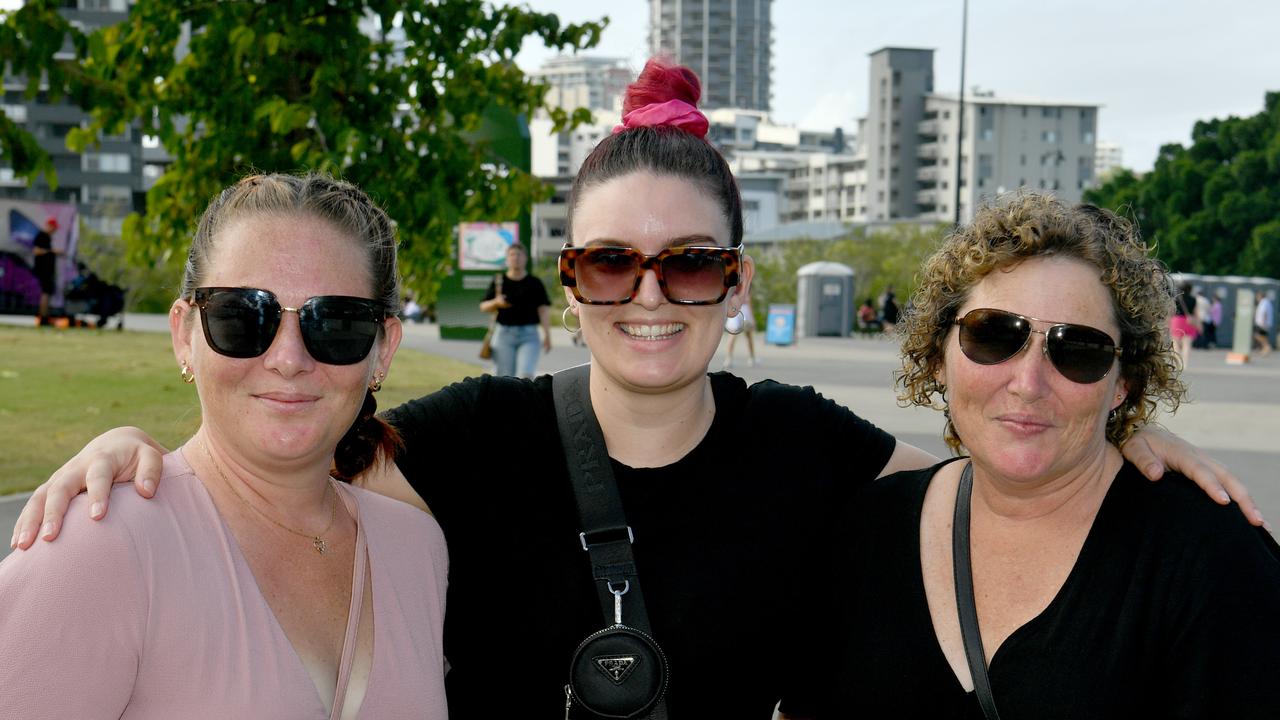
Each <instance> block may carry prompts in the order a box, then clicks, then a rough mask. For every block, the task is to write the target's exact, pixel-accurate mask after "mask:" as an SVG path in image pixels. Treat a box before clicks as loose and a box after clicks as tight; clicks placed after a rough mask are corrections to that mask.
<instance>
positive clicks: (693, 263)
mask: <svg viewBox="0 0 1280 720" xmlns="http://www.w3.org/2000/svg"><path fill="white" fill-rule="evenodd" d="M741 267H742V246H741V245H739V246H737V247H721V246H719V245H711V246H705V245H676V246H673V247H669V248H666V249H664V250H663V251H662V252H660V253H658V254H657V255H645V254H644V253H642V252H640V251H639V250H636V249H635V248H629V247H610V246H591V247H574V246H572V245H565V246H564V249H562V250H561V251H560V284H561V285H564V286H565V287H567V288H569V289H570V291H572V292H573V297H574V298H576V299H577V301H578V302H580V303H583V304H585V305H622V304H624V303H629V302H631V301H632V300H634V299H635V297H636V293H638V292H639V291H640V281H641V280H642V279H644V272H645V271H646V270H653V272H654V274H655V275H657V277H658V286H659V287H660V288H662V294H663V295H664V296H666V298H667V300H669V301H671V302H673V303H677V304H680V305H715V304H717V303H720V302H723V301H724V299H725V297H726V296H728V294H729V288H732V287H734V286H736V285H737V284H738V280H739V275H740V270H741Z"/></svg>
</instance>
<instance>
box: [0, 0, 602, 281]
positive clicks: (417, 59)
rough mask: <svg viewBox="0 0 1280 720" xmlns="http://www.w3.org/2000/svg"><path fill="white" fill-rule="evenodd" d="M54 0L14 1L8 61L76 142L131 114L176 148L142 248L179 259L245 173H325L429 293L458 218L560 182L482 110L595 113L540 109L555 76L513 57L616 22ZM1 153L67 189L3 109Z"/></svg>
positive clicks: (487, 10)
mask: <svg viewBox="0 0 1280 720" xmlns="http://www.w3.org/2000/svg"><path fill="white" fill-rule="evenodd" d="M60 5H61V3H59V2H56V1H55V0H38V1H37V2H32V3H29V4H28V5H26V6H24V7H22V8H21V9H19V10H16V11H13V12H11V13H8V14H7V15H6V16H5V18H4V23H3V25H0V59H2V60H3V62H4V63H5V72H6V74H7V75H8V76H11V77H25V78H27V97H29V98H33V97H35V95H36V93H37V92H38V91H39V90H41V89H44V88H47V92H48V94H49V97H50V98H52V99H57V98H60V97H66V98H69V99H70V100H71V101H72V102H74V103H75V104H77V105H79V106H80V107H81V108H83V109H84V110H85V111H87V112H88V113H89V114H90V116H91V118H92V122H91V124H90V125H89V126H88V127H86V128H82V129H76V130H73V131H72V132H71V133H70V134H68V136H67V144H68V146H69V147H71V148H72V149H74V150H84V149H85V148H87V147H89V146H90V145H91V144H92V143H94V142H95V139H96V138H97V137H99V135H100V134H101V133H102V132H108V133H110V132H115V131H117V130H119V129H120V128H121V127H123V126H124V125H127V124H134V125H135V126H137V127H138V128H140V130H141V132H143V133H146V134H148V135H152V136H155V137H157V138H159V141H160V142H161V143H162V144H163V146H164V148H165V150H166V151H167V152H168V153H169V154H170V155H171V156H172V158H173V162H172V164H170V165H169V166H168V168H167V170H166V172H165V173H164V175H163V176H161V177H160V178H159V180H158V181H157V182H156V183H155V185H154V186H153V187H152V188H151V189H150V190H149V191H148V193H147V207H146V212H145V213H144V214H141V215H139V214H133V215H131V216H130V217H129V218H128V219H127V220H126V222H125V226H124V235H125V241H126V243H127V245H128V247H129V250H130V256H131V257H132V258H133V259H135V260H137V261H147V262H157V261H159V262H164V261H166V260H168V259H170V258H171V256H173V254H174V251H179V254H180V253H181V251H182V250H183V249H184V248H185V247H186V245H187V243H188V240H189V238H190V236H191V234H192V232H193V230H194V226H195V223H196V220H197V219H198V218H199V216H200V213H201V211H202V210H203V209H204V206H205V204H206V203H207V202H208V201H209V198H210V197H212V196H213V195H214V193H215V192H217V191H218V190H219V189H220V188H221V187H224V186H226V185H227V184H229V183H231V182H233V181H234V180H235V179H237V178H238V177H240V176H242V175H245V174H248V173H251V172H255V171H261V172H276V171H282V172H289V171H296V170H304V169H314V170H320V171H324V172H329V173H332V174H335V175H339V176H341V177H343V178H345V179H347V180H350V181H351V182H354V183H356V184H357V185H359V186H360V187H362V188H363V189H364V190H366V191H367V192H368V193H369V194H370V196H372V197H373V198H375V199H376V200H377V201H378V202H379V203H380V204H381V205H382V206H383V207H384V208H385V209H386V210H387V212H388V213H389V214H390V216H391V217H392V218H393V219H394V220H395V221H396V223H397V224H398V229H399V235H400V239H401V243H402V244H401V265H402V269H403V272H404V274H405V277H406V281H407V284H408V285H409V286H410V287H412V288H413V289H414V290H416V291H417V292H418V294H419V297H421V298H424V299H427V300H429V299H430V298H431V297H433V296H434V293H435V289H436V287H437V285H438V282H439V278H440V277H441V274H442V273H443V272H445V271H446V269H447V267H448V266H449V258H450V257H451V256H452V254H451V247H452V244H453V241H454V228H455V227H456V226H457V224H458V223H459V222H460V221H463V220H490V219H507V218H511V217H515V216H516V215H517V214H518V213H519V212H520V210H521V209H523V208H527V207H528V206H529V205H530V204H531V203H533V202H536V201H538V200H540V199H542V198H543V197H545V195H546V194H547V193H548V190H547V189H546V188H545V187H544V185H543V184H542V183H541V182H540V181H539V180H538V179H537V178H535V177H533V176H532V175H531V174H529V173H527V172H525V171H523V170H520V169H519V168H516V167H512V166H511V165H510V164H509V163H507V162H506V161H505V160H504V159H503V158H502V157H501V156H500V155H499V154H497V153H496V152H494V151H493V148H492V147H490V145H489V144H488V143H487V142H485V141H482V140H478V139H477V130H479V129H480V128H481V125H482V123H483V122H484V121H485V118H486V116H487V115H488V114H489V113H491V112H494V111H495V110H496V111H497V112H500V113H505V114H508V115H515V116H523V117H532V116H533V114H534V113H535V112H536V111H538V110H539V109H544V108H545V109H546V111H547V112H548V113H549V114H550V115H551V117H552V118H553V119H554V120H555V122H556V126H557V130H559V129H564V128H567V127H571V126H572V125H573V124H575V123H576V122H580V121H582V120H583V119H584V118H585V117H586V115H587V113H586V111H585V110H582V111H578V112H576V113H573V114H569V113H565V112H564V111H561V110H559V109H555V108H547V107H545V105H544V100H543V98H544V94H545V87H543V86H542V85H540V84H538V83H535V82H532V81H531V80H530V79H529V78H527V77H526V76H525V75H524V73H523V72H521V70H520V69H519V68H518V67H517V66H516V64H515V62H514V57H515V55H516V53H517V52H519V50H520V47H521V45H522V44H523V42H524V41H525V40H526V38H533V39H536V40H538V41H541V42H542V43H544V44H545V45H546V46H548V47H551V48H556V49H560V50H566V51H577V50H580V49H584V48H589V47H591V46H593V45H595V44H596V42H598V40H599V37H600V33H601V32H602V30H603V28H604V26H605V24H606V23H607V22H608V19H607V18H603V19H602V20H601V21H600V22H594V23H583V24H577V25H574V24H570V25H565V24H562V23H561V22H560V20H559V18H558V17H557V16H555V15H552V14H546V13H538V12H534V11H532V10H529V9H528V8H527V7H524V6H505V5H501V4H492V3H488V2H482V1H481V0H435V1H432V0H399V1H394V2H393V1H391V0H327V1H326V2H314V1H313V0H273V1H272V2H265V3H264V2H248V1H213V0H206V1H201V0H185V1H183V2H174V1H173V0H139V1H138V2H136V3H134V4H133V5H132V6H131V8H130V12H129V18H128V20H127V21H125V22H123V23H121V24H119V25H114V26H110V27H105V28H101V29H98V30H95V31H93V32H91V33H88V34H86V33H83V32H81V31H80V30H79V29H77V28H76V27H74V26H72V25H70V24H69V23H68V22H67V20H66V19H65V18H64V17H63V16H62V15H61V14H60V13H59V12H58V7H59V6H60ZM42 85H43V86H42ZM0 152H3V154H4V160H5V161H7V164H8V165H10V166H11V167H12V168H13V169H14V172H15V174H16V175H18V176H21V177H24V178H27V179H28V181H29V182H34V181H35V180H36V179H37V178H38V177H41V176H43V177H44V178H45V179H46V181H47V182H48V183H49V184H50V185H51V186H55V187H56V184H57V176H56V173H55V172H54V169H53V166H52V164H51V162H50V160H49V158H48V156H47V154H46V153H44V151H43V150H42V149H41V148H40V147H39V145H38V144H37V143H36V142H35V140H34V139H33V138H32V137H31V136H30V134H29V133H27V132H26V131H25V130H24V129H23V128H21V127H20V126H18V125H16V124H15V123H13V122H12V121H11V120H9V119H8V118H7V117H3V116H0Z"/></svg>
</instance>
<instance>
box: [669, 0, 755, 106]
mask: <svg viewBox="0 0 1280 720" xmlns="http://www.w3.org/2000/svg"><path fill="white" fill-rule="evenodd" d="M772 2H773V0H649V50H650V54H652V55H660V56H664V57H668V58H671V59H673V60H675V61H676V62H678V63H680V64H681V65H687V66H689V67H690V68H692V69H693V70H694V72H696V73H698V77H699V78H701V79H702V105H703V106H704V107H707V108H721V107H736V108H746V109H750V110H765V111H767V110H769V107H770V103H771V101H772V95H771V92H770V87H771V86H770V79H771V76H772V66H771V63H772V51H773V36H772V22H771V20H770V6H771V5H772Z"/></svg>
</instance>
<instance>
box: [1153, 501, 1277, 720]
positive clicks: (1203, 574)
mask: <svg viewBox="0 0 1280 720" xmlns="http://www.w3.org/2000/svg"><path fill="white" fill-rule="evenodd" d="M1199 520H1200V524H1199V525H1198V526H1197V527H1196V528H1195V530H1193V534H1194V538H1193V539H1192V540H1191V541H1190V542H1188V543H1187V545H1188V547H1187V548H1186V549H1185V551H1184V552H1183V553H1179V557H1178V558H1177V559H1178V561H1179V564H1180V569H1181V571H1182V572H1180V573H1179V574H1178V581H1177V582H1175V583H1174V584H1172V585H1171V586H1170V593H1169V594H1170V596H1171V597H1170V598H1169V599H1168V603H1169V604H1168V610H1167V612H1168V617H1167V618H1166V623H1165V625H1166V627H1167V628H1169V632H1170V638H1169V643H1170V649H1169V652H1167V653H1166V657H1167V658H1168V661H1167V666H1166V668H1164V672H1163V673H1162V674H1163V675H1164V676H1165V677H1166V678H1167V679H1168V682H1167V685H1166V689H1167V691H1168V693H1169V694H1168V696H1167V697H1166V701H1167V702H1168V715H1167V716H1168V717H1179V718H1219V717H1230V718H1277V717H1280V546H1277V544H1276V541H1275V539H1274V538H1273V537H1271V535H1270V534H1269V533H1267V531H1265V530H1263V529H1261V528H1256V527H1252V526H1249V525H1247V524H1246V523H1245V521H1244V520H1243V518H1242V517H1241V516H1240V514H1239V510H1238V509H1237V508H1236V507H1235V506H1234V505H1231V506H1229V507H1218V506H1214V507H1212V508H1208V511H1207V512H1205V511H1202V512H1201V513H1200V515H1199ZM1171 542H1173V541H1171Z"/></svg>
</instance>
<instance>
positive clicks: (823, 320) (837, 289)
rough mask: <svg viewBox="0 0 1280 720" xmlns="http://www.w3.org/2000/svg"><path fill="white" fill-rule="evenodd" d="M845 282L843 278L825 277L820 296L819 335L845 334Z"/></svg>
mask: <svg viewBox="0 0 1280 720" xmlns="http://www.w3.org/2000/svg"><path fill="white" fill-rule="evenodd" d="M845 302H846V299H845V296H844V283H843V282H842V281H841V278H824V279H823V280H822V294H821V295H820V296H819V298H818V332H817V334H818V335H836V336H840V335H844V330H843V328H841V327H840V326H841V323H842V322H843V320H844V305H845Z"/></svg>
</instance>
